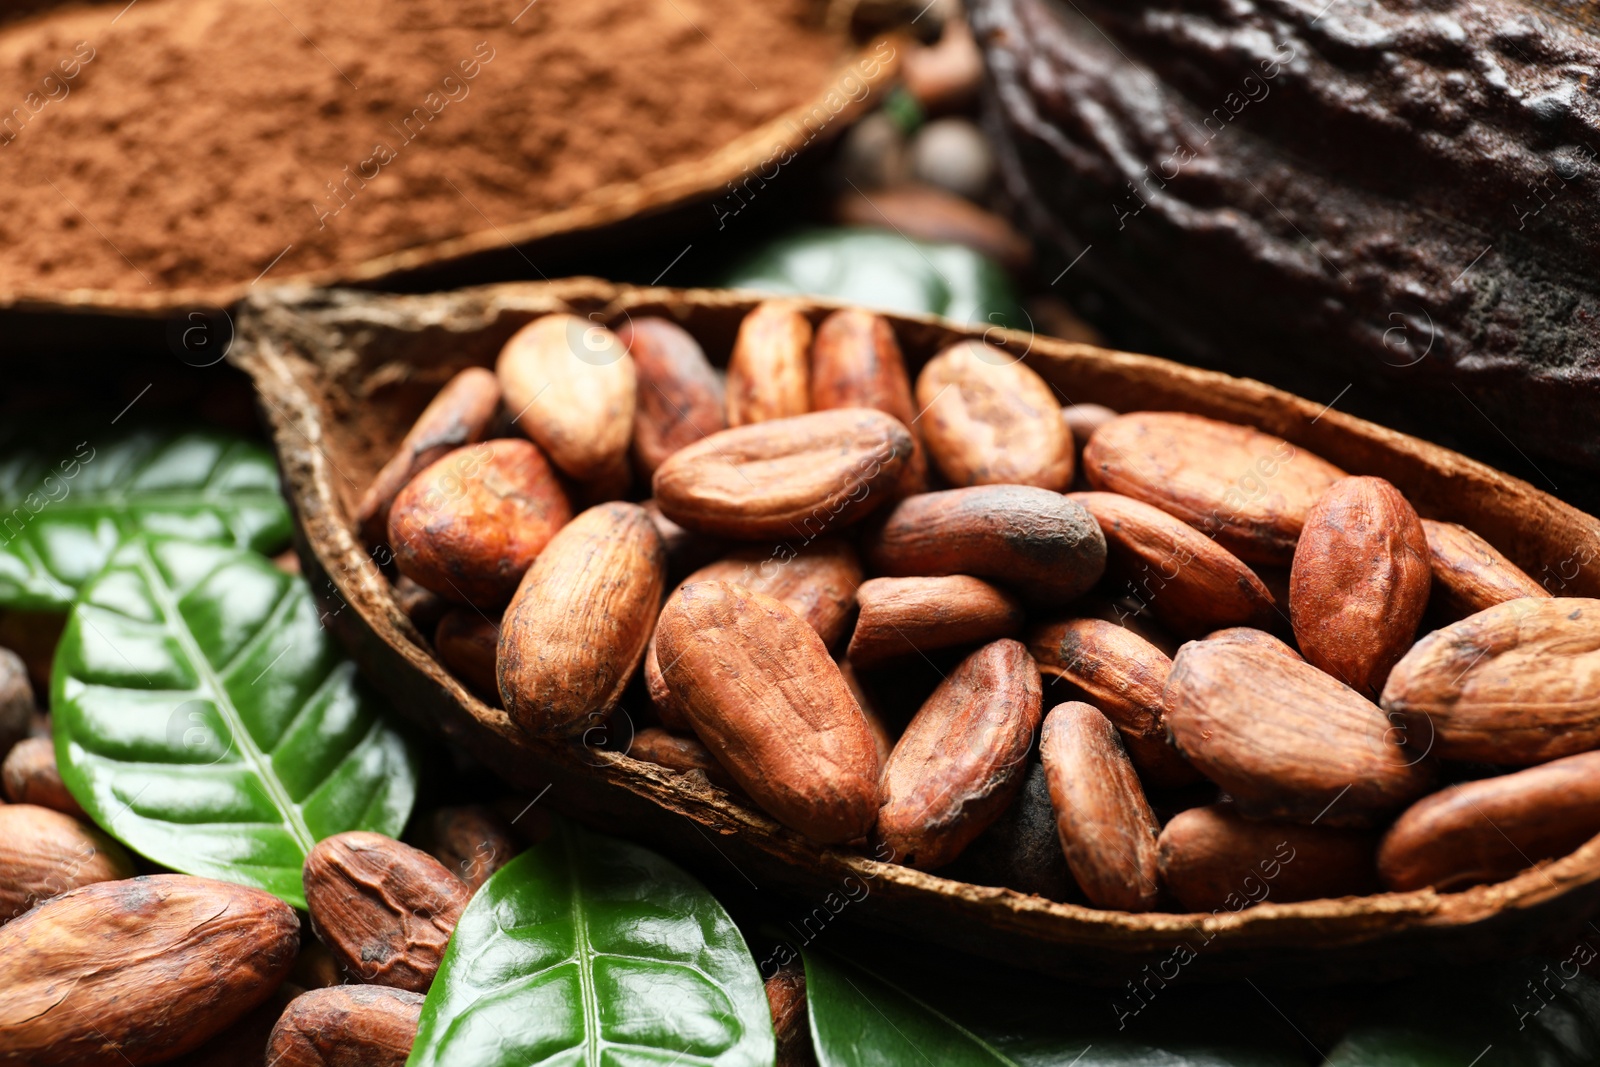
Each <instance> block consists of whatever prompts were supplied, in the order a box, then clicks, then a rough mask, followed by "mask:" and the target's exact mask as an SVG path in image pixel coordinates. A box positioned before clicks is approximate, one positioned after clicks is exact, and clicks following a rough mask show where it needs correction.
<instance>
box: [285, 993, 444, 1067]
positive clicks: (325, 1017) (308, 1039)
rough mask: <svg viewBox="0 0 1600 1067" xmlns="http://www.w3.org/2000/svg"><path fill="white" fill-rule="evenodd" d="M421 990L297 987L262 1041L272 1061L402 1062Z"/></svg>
mask: <svg viewBox="0 0 1600 1067" xmlns="http://www.w3.org/2000/svg"><path fill="white" fill-rule="evenodd" d="M422 1001H423V997H422V995H421V994H420V993H412V992H409V991H407V990H404V989H391V988H388V987H386V986H373V985H368V986H360V985H342V986H332V987H330V988H328V989H313V990H312V991H311V992H309V993H301V994H300V995H299V996H298V997H295V998H294V1000H292V1001H290V1002H289V1006H288V1007H287V1008H285V1009H284V1011H283V1015H282V1016H280V1017H279V1019H278V1022H277V1025H276V1026H274V1027H273V1028H272V1036H271V1037H270V1038H269V1039H268V1041H267V1058H266V1062H267V1063H269V1064H271V1065H272V1067H404V1065H405V1062H406V1059H407V1057H409V1056H410V1055H411V1046H412V1045H413V1044H415V1042H416V1039H417V1026H418V1024H419V1022H420V1021H421V1019H422Z"/></svg>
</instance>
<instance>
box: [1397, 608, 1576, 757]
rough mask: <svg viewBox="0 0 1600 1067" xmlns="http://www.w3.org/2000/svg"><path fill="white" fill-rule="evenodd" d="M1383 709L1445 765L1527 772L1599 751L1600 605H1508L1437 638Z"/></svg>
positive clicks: (1402, 668)
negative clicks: (1422, 739) (1469, 763)
mask: <svg viewBox="0 0 1600 1067" xmlns="http://www.w3.org/2000/svg"><path fill="white" fill-rule="evenodd" d="M1383 707H1384V709H1385V710H1387V711H1388V712H1389V713H1390V714H1391V716H1395V717H1398V718H1400V719H1402V720H1403V721H1404V722H1405V724H1406V727H1407V729H1408V730H1409V731H1410V732H1411V733H1412V734H1413V735H1415V736H1418V737H1427V738H1432V739H1433V750H1434V753H1435V754H1436V755H1438V756H1439V757H1440V758H1441V759H1451V760H1470V761H1477V762H1484V763H1503V764H1513V765H1518V766H1523V765H1526V764H1530V763H1542V762H1544V761H1545V760H1551V759H1557V758H1559V757H1561V756H1570V755H1572V754H1574V753H1577V752H1586V751H1588V750H1589V749H1591V748H1594V747H1596V746H1600V600H1590V599H1583V598H1576V597H1538V598H1534V597H1529V598H1524V599H1522V600H1508V601H1506V602H1505V603H1503V604H1497V605H1495V606H1494V607H1492V608H1488V609H1485V610H1484V611H1480V612H1478V613H1477V614H1476V615H1469V616H1468V617H1467V618H1465V619H1462V620H1461V621H1460V622H1456V623H1452V624H1450V625H1449V626H1446V627H1445V628H1443V629H1442V630H1435V631H1434V632H1433V633H1431V634H1428V635H1427V636H1426V637H1424V638H1423V639H1422V640H1420V641H1418V642H1417V644H1416V647H1415V648H1413V649H1412V650H1411V651H1410V652H1408V653H1406V655H1405V658H1403V659H1402V660H1401V661H1400V662H1399V663H1397V664H1396V665H1395V668H1394V670H1393V672H1391V673H1390V675H1389V681H1388V684H1387V685H1385V686H1384V690H1383Z"/></svg>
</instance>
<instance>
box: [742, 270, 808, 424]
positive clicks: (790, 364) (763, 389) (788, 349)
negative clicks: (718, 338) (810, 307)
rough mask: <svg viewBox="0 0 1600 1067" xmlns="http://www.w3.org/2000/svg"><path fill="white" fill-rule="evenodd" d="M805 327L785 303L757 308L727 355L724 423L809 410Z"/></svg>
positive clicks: (765, 303)
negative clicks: (726, 406) (726, 415)
mask: <svg viewBox="0 0 1600 1067" xmlns="http://www.w3.org/2000/svg"><path fill="white" fill-rule="evenodd" d="M810 352H811V323H810V322H808V321H806V317H805V316H804V315H802V314H801V313H800V309H799V308H798V307H796V306H795V305H794V304H793V303H791V302H789V301H787V300H765V301H762V302H761V303H760V304H757V305H756V306H755V308H754V309H753V310H752V311H751V312H750V314H748V315H746V316H745V317H744V321H743V322H741V323H740V324H739V336H738V337H737V338H736V339H735V340H734V342H733V353H732V355H730V356H729V357H728V425H729V426H748V425H750V424H751V423H756V422H766V421H768V420H769V419H786V418H791V417H792V416H795V415H804V414H805V413H806V412H807V411H808V410H809V409H810V402H811V384H810V359H809V356H810Z"/></svg>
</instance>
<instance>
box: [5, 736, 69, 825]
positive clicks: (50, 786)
mask: <svg viewBox="0 0 1600 1067" xmlns="http://www.w3.org/2000/svg"><path fill="white" fill-rule="evenodd" d="M0 783H3V784H4V786H5V793H6V799H7V800H9V801H11V803H13V804H37V805H39V806H40V807H42V808H50V809H51V810H53V811H59V812H61V813H63V814H65V815H70V816H72V817H73V818H74V819H79V820H81V821H83V822H88V821H89V816H87V815H85V814H84V811H83V808H81V807H79V805H78V802H77V801H76V800H74V799H73V797H72V794H71V793H69V792H67V784H66V783H65V782H63V781H62V780H61V771H60V770H59V769H58V768H57V767H56V745H55V742H54V741H53V740H51V739H50V738H48V737H29V738H26V739H24V740H22V741H18V742H17V743H16V744H15V745H13V746H12V747H11V751H10V752H8V753H6V758H5V762H3V763H0Z"/></svg>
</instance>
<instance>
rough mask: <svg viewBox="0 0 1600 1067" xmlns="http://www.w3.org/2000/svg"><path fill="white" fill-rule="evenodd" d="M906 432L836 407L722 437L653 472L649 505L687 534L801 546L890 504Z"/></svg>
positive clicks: (861, 411) (874, 415) (905, 453)
mask: <svg viewBox="0 0 1600 1067" xmlns="http://www.w3.org/2000/svg"><path fill="white" fill-rule="evenodd" d="M911 444H912V442H911V432H910V431H909V430H907V429H906V428H905V426H904V425H902V424H901V422H900V421H899V420H898V419H895V418H893V417H891V416H889V415H885V414H884V413H883V412H881V411H874V410H871V409H869V408H838V409H835V410H833V411H819V412H815V413H814V414H810V415H800V416H796V417H794V418H786V419H775V420H772V421H764V422H760V423H757V424H754V425H748V426H741V427H738V428H736V429H731V430H724V431H722V432H721V433H716V434H712V435H711V436H710V437H707V438H705V439H704V440H702V441H698V442H696V443H695V444H692V445H689V446H688V447H687V448H683V449H680V450H679V451H677V452H675V453H673V455H672V456H670V457H669V458H668V459H667V461H666V462H665V463H663V464H662V465H661V466H660V467H659V468H657V470H656V473H655V479H654V482H653V483H652V484H653V486H654V493H655V499H656V503H657V504H659V505H660V507H661V511H662V513H663V514H665V515H666V516H667V517H668V518H669V519H671V520H673V521H674V522H676V523H679V524H680V525H682V526H685V527H687V528H689V529H691V530H699V531H700V532H702V533H707V534H713V535H715V536H718V537H731V538H734V539H736V540H743V541H782V540H785V539H790V540H798V541H801V542H804V541H807V540H809V539H811V538H814V537H817V536H819V535H821V534H823V533H824V532H827V531H831V530H838V529H842V528H844V527H846V526H848V525H850V524H851V523H853V522H855V521H856V520H858V519H860V518H862V517H863V516H865V515H866V514H867V513H868V512H869V511H871V510H873V509H874V508H876V507H877V506H878V505H879V504H881V503H882V502H883V501H884V500H885V499H886V497H887V496H888V495H889V493H888V489H889V488H890V487H892V486H894V485H895V482H896V480H897V479H898V478H899V477H900V472H901V470H902V469H903V468H904V467H905V464H906V461H907V459H908V458H909V457H910V455H911Z"/></svg>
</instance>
